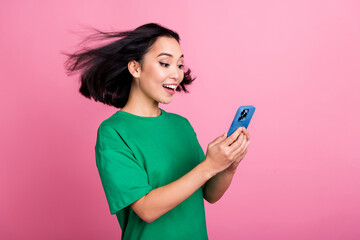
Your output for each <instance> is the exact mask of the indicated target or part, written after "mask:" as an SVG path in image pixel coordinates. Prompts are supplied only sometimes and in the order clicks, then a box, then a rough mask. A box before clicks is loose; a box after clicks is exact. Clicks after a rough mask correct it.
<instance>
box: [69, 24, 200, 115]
mask: <svg viewBox="0 0 360 240" xmlns="http://www.w3.org/2000/svg"><path fill="white" fill-rule="evenodd" d="M94 30H95V31H96V33H94V34H92V35H90V36H88V37H87V38H86V39H85V40H84V41H83V42H86V41H88V40H108V39H110V40H111V39H116V40H114V41H112V42H110V43H109V44H106V45H103V46H100V47H95V48H83V49H82V50H79V51H77V52H75V53H71V54H68V53H64V54H65V55H66V56H68V59H67V60H66V62H65V69H66V70H67V74H68V75H71V74H73V73H75V72H78V71H80V72H81V77H80V82H81V84H80V88H79V92H80V93H81V94H82V95H83V96H85V97H87V98H89V99H91V98H93V99H94V100H95V101H99V102H102V103H104V104H107V105H110V106H114V107H116V108H122V107H124V106H125V104H126V103H127V101H128V98H129V94H130V88H131V82H132V80H133V76H132V75H131V74H130V72H129V70H128V63H129V62H130V61H132V60H135V61H137V62H139V63H140V66H141V67H142V66H143V60H144V55H145V54H146V53H147V52H148V51H149V50H150V49H151V47H152V45H153V44H154V43H155V41H156V40H157V39H158V38H159V37H161V36H166V37H171V38H174V39H176V41H177V42H178V43H180V37H179V34H178V33H176V32H174V31H172V30H170V29H168V28H165V27H163V26H161V25H159V24H156V23H148V24H144V25H142V26H140V27H138V28H136V29H135V30H132V31H131V30H127V31H122V32H103V31H100V30H97V29H94ZM186 69H187V70H186V71H185V70H184V78H183V80H182V82H181V83H180V85H179V86H178V87H177V88H176V91H177V92H181V91H184V92H185V93H188V92H189V91H188V90H187V89H186V86H187V85H190V84H191V83H192V82H193V81H194V80H195V77H192V76H191V70H190V69H189V68H187V67H186Z"/></svg>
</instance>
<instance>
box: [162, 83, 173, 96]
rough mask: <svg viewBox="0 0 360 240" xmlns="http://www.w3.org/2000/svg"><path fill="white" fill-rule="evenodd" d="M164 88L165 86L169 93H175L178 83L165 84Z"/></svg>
mask: <svg viewBox="0 0 360 240" xmlns="http://www.w3.org/2000/svg"><path fill="white" fill-rule="evenodd" d="M163 88H165V91H167V92H168V93H171V94H173V93H175V89H176V85H166V84H164V85H163Z"/></svg>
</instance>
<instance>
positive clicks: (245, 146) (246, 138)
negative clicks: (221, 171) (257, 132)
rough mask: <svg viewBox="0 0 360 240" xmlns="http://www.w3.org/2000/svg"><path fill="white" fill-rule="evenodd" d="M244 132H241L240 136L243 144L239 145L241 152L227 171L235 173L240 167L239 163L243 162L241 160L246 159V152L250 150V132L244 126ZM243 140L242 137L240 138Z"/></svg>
mask: <svg viewBox="0 0 360 240" xmlns="http://www.w3.org/2000/svg"><path fill="white" fill-rule="evenodd" d="M242 128H243V129H242V133H241V134H240V136H239V138H242V141H243V142H242V144H241V145H240V147H239V153H238V156H237V157H236V160H235V162H233V163H232V164H231V165H230V166H229V167H228V168H227V169H226V170H225V171H227V172H230V173H235V171H236V168H237V167H238V165H239V163H240V162H241V160H243V159H244V157H245V155H246V153H247V152H248V146H249V144H250V141H249V139H250V134H249V132H248V131H247V130H246V128H245V127H242ZM240 140H241V139H240Z"/></svg>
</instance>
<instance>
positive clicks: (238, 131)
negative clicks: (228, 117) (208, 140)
mask: <svg viewBox="0 0 360 240" xmlns="http://www.w3.org/2000/svg"><path fill="white" fill-rule="evenodd" d="M241 133H242V128H241V127H239V128H238V129H236V130H235V132H233V133H232V134H231V135H230V136H228V137H227V138H225V139H224V140H223V143H224V144H226V146H230V144H232V143H233V142H235V140H236V139H237V138H238V137H239V136H240V134H241Z"/></svg>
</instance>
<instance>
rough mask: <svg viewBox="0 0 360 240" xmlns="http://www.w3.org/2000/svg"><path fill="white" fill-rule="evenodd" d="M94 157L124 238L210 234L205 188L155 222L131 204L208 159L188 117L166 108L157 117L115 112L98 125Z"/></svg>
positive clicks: (173, 237)
mask: <svg viewBox="0 0 360 240" xmlns="http://www.w3.org/2000/svg"><path fill="white" fill-rule="evenodd" d="M160 109H161V108H160ZM95 156H96V164H97V167H98V170H99V175H100V179H101V182H102V185H103V187H104V191H105V195H106V198H107V201H108V204H109V208H110V212H111V214H116V216H117V219H118V221H119V224H120V227H121V230H122V239H123V240H127V239H142V240H146V239H150V240H157V239H159V240H160V239H166V240H169V239H171V240H176V239H179V240H180V239H181V240H183V239H186V240H191V239H197V240H202V239H208V236H207V230H206V220H205V209H204V199H203V189H202V188H201V187H200V188H199V189H198V190H197V191H195V192H194V193H193V194H192V195H191V196H190V197H189V198H187V199H186V200H185V201H183V202H182V203H180V204H179V205H178V206H176V207H175V208H173V209H172V210H170V211H169V212H167V213H165V214H164V215H162V216H161V217H159V218H158V219H156V220H155V221H153V222H151V223H147V222H145V221H143V220H142V219H141V218H140V217H139V216H138V215H137V214H136V213H135V212H134V211H133V210H132V208H131V207H130V206H129V205H130V204H131V203H133V202H135V201H136V200H138V199H140V198H141V197H143V196H144V195H146V194H147V193H149V192H150V191H151V190H153V189H156V188H158V187H161V186H164V185H167V184H169V183H171V182H173V181H175V180H177V179H179V178H181V177H182V176H184V175H185V174H186V173H188V172H189V171H190V170H192V169H193V168H194V167H195V166H196V165H197V164H199V163H200V162H201V161H203V160H204V158H205V154H204V152H203V150H202V148H201V146H200V144H199V142H198V140H197V137H196V133H195V131H194V129H193V127H192V126H191V124H190V122H189V121H188V120H187V119H186V118H185V117H182V116H180V115H178V114H174V113H170V112H166V111H164V110H163V109H161V115H159V116H157V117H141V116H137V115H134V114H131V113H128V112H124V111H117V112H116V113H114V114H113V115H112V116H110V117H109V118H108V119H105V120H104V121H103V122H102V123H101V124H100V126H99V128H98V132H97V140H96V145H95ZM179 191H181V189H179Z"/></svg>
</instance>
